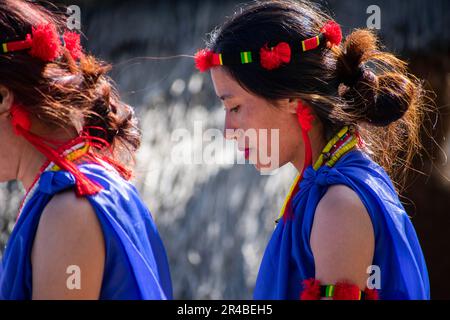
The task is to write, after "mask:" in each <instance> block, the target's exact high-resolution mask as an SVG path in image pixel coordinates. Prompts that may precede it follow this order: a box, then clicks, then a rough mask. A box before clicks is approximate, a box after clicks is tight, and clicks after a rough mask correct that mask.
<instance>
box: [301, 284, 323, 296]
mask: <svg viewBox="0 0 450 320" xmlns="http://www.w3.org/2000/svg"><path fill="white" fill-rule="evenodd" d="M300 300H320V281H319V280H316V279H307V280H305V281H303V291H302V293H301V294H300Z"/></svg>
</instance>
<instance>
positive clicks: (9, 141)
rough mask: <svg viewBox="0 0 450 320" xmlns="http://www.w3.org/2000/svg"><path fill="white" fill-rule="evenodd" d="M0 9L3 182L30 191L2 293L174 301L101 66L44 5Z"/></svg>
mask: <svg viewBox="0 0 450 320" xmlns="http://www.w3.org/2000/svg"><path fill="white" fill-rule="evenodd" d="M0 12H1V13H2V14H1V15H0V42H1V43H2V44H3V45H2V50H1V51H0V132H1V137H2V139H1V140H0V181H2V182H3V181H9V180H13V179H18V180H20V181H21V182H22V184H23V185H24V187H25V188H26V189H27V194H26V197H25V199H24V201H23V204H22V206H21V209H20V213H19V217H18V220H17V222H16V224H15V226H14V229H13V231H12V234H11V236H10V238H9V241H8V243H7V246H6V249H5V251H4V253H3V257H2V261H1V265H0V299H21V300H22V299H171V298H172V287H171V280H170V273H169V267H168V262H167V257H166V253H165V250H164V246H163V244H162V241H161V238H160V236H159V234H158V231H157V229H156V226H155V224H154V221H153V219H152V216H151V214H150V212H149V210H148V209H147V207H146V206H145V204H144V203H143V201H142V200H141V198H140V196H139V194H138V192H137V190H136V189H135V188H134V187H133V185H131V184H130V183H129V182H128V181H127V180H129V178H130V177H131V172H130V170H129V169H128V168H127V166H126V165H128V164H130V163H131V160H132V159H133V156H134V153H135V151H136V149H137V148H138V146H139V143H140V133H139V130H138V129H137V127H136V119H135V117H134V113H133V110H132V108H131V107H129V106H127V105H126V104H124V103H123V102H121V101H120V99H119V97H118V95H117V93H116V91H115V89H114V87H113V86H112V84H111V80H110V79H109V77H108V76H107V75H106V72H107V70H108V67H107V66H106V65H104V64H103V63H101V62H99V61H97V60H96V58H94V57H93V56H90V55H87V54H85V53H83V51H82V48H81V46H80V43H79V35H77V34H76V33H73V32H69V31H67V30H65V22H64V21H63V19H61V18H60V17H59V16H56V15H53V14H51V13H50V12H48V11H46V10H45V9H43V8H42V7H40V6H38V5H36V4H32V3H30V2H26V1H17V0H14V1H10V0H7V1H2V2H1V4H0Z"/></svg>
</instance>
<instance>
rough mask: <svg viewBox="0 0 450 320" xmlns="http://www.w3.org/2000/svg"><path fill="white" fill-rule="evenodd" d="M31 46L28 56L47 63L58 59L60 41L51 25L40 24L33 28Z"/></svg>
mask: <svg viewBox="0 0 450 320" xmlns="http://www.w3.org/2000/svg"><path fill="white" fill-rule="evenodd" d="M32 40H33V43H32V46H31V50H30V55H31V56H33V57H36V58H38V59H41V60H43V61H46V62H49V61H53V60H55V59H56V58H57V57H59V55H60V53H61V41H60V40H59V36H58V32H57V31H56V28H55V26H54V25H53V24H50V23H49V24H42V25H39V26H37V27H36V28H35V27H33V30H32Z"/></svg>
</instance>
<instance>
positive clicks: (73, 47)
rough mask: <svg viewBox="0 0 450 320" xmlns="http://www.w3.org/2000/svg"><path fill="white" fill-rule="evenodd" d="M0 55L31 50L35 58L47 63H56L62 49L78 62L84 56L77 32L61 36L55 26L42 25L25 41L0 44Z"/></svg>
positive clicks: (35, 28) (30, 52)
mask: <svg viewBox="0 0 450 320" xmlns="http://www.w3.org/2000/svg"><path fill="white" fill-rule="evenodd" d="M0 45H1V46H0V53H8V52H15V51H23V50H29V54H30V55H31V56H33V57H36V58H38V59H41V60H43V61H45V62H50V61H54V60H55V59H56V58H58V57H60V56H61V52H62V47H65V48H66V49H67V50H68V51H69V52H70V55H71V56H72V57H73V58H74V59H75V60H78V59H79V58H80V57H81V56H82V54H83V53H82V48H81V45H80V35H79V34H78V33H76V32H70V31H66V32H64V34H63V35H62V36H59V34H58V32H57V30H56V27H55V26H54V25H53V24H50V23H49V24H42V25H38V26H37V27H33V28H32V32H31V34H27V35H26V38H25V40H21V41H12V42H5V43H0Z"/></svg>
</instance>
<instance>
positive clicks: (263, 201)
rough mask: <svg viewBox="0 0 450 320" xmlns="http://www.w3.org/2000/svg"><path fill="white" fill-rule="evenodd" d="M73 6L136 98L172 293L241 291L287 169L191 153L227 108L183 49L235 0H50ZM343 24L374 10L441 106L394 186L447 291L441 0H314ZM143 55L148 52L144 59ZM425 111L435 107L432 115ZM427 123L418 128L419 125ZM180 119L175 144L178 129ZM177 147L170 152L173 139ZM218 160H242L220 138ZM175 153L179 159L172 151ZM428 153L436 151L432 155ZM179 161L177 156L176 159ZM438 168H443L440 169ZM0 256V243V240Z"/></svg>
mask: <svg viewBox="0 0 450 320" xmlns="http://www.w3.org/2000/svg"><path fill="white" fill-rule="evenodd" d="M56 2H58V3H61V2H65V4H66V5H78V6H79V7H80V9H81V14H82V20H81V26H82V32H83V33H84V35H85V38H84V40H83V43H84V46H85V47H86V48H87V50H88V51H90V52H92V53H93V54H94V55H96V56H99V57H100V58H102V59H104V60H106V61H109V62H111V63H112V64H113V70H112V72H111V75H112V77H113V79H114V80H115V81H116V82H117V85H118V87H119V90H120V93H121V95H122V98H123V99H124V100H125V101H126V102H128V103H129V104H131V105H133V106H134V107H135V108H136V110H137V113H138V116H139V118H140V121H141V122H140V125H141V128H142V129H143V143H142V147H141V149H140V151H139V153H138V157H137V158H138V162H137V168H136V172H135V176H136V178H135V179H134V183H135V184H136V185H137V187H138V189H139V190H140V192H141V194H142V197H143V199H144V200H145V202H146V203H147V205H148V207H149V208H150V210H151V212H152V214H153V217H154V219H155V220H156V223H157V225H158V229H159V231H160V233H161V236H162V238H163V241H164V243H165V246H166V249H167V252H168V255H169V262H170V265H171V273H172V280H173V285H174V296H175V298H176V299H249V298H251V297H252V290H253V286H254V283H255V281H256V275H257V272H258V267H259V263H260V261H261V258H262V254H263V251H264V248H265V246H266V244H267V242H268V240H269V238H270V235H271V232H272V230H273V228H274V220H275V218H276V217H277V215H278V212H279V210H280V208H281V206H282V203H283V200H284V197H285V195H286V193H287V191H288V188H289V186H290V184H291V182H292V179H293V178H294V176H295V171H294V169H293V167H291V166H286V167H284V168H281V169H280V170H278V171H277V172H276V174H274V175H271V176H264V175H261V174H259V173H258V172H257V171H256V170H255V169H254V168H253V167H252V166H251V165H242V164H238V165H232V164H230V163H228V162H229V161H228V162H227V161H223V163H216V164H192V163H189V161H186V159H188V158H189V157H191V158H192V159H195V157H197V156H199V155H200V156H201V154H202V152H204V151H205V150H206V149H207V148H208V146H209V147H211V145H216V144H217V145H221V144H223V143H224V142H223V140H221V139H215V140H214V139H212V140H211V141H208V139H207V138H206V137H203V138H202V137H201V136H200V137H198V136H196V134H195V133H196V124H199V123H201V124H202V126H203V129H208V128H210V129H218V130H222V129H223V119H224V111H223V110H222V106H221V104H220V102H219V100H218V99H217V98H216V97H215V94H214V91H213V87H212V84H211V81H210V77H209V75H208V74H199V73H198V72H197V71H196V70H195V68H194V63H193V59H192V58H186V57H178V58H171V59H160V60H157V59H152V58H148V57H169V56H174V55H178V54H184V55H193V54H194V53H195V52H196V50H197V49H198V48H201V47H203V40H204V39H205V38H206V34H207V33H208V32H210V31H211V30H212V29H213V27H214V26H216V25H218V24H220V23H221V22H222V21H223V18H224V17H225V16H226V15H230V14H232V13H233V12H234V11H235V10H237V9H238V2H236V1H231V0H230V1H205V0H204V1H200V0H198V1H183V0H150V1H144V0H134V1H104V0H89V1H88V0H85V1H82V0H80V1H76V0H72V1H70V0H69V1H56ZM320 3H321V4H322V5H324V6H325V8H329V9H330V10H331V12H333V13H334V16H335V17H336V19H337V21H338V22H340V23H341V24H342V26H343V30H344V33H348V32H349V31H350V30H351V29H353V28H357V27H360V28H361V27H365V26H366V20H367V18H368V17H369V15H370V14H368V13H367V8H368V7H369V6H370V5H377V6H378V7H379V8H380V10H381V30H379V34H380V36H381V39H382V41H383V43H384V44H385V45H386V47H387V49H389V50H392V51H394V52H395V53H396V54H399V55H400V56H401V57H402V58H404V59H407V60H408V61H409V62H410V65H411V69H412V71H413V73H414V74H416V75H417V76H418V77H419V78H423V79H425V80H426V81H427V84H428V86H429V89H433V90H434V91H435V93H436V105H437V106H438V107H439V108H440V111H441V116H440V117H437V118H436V119H435V120H434V123H433V125H434V128H427V129H428V130H431V129H433V130H432V133H433V136H434V138H435V139H436V141H437V143H438V144H439V145H440V147H441V148H442V150H441V149H439V148H437V147H436V146H435V145H434V144H433V143H432V141H431V139H426V145H427V151H428V152H429V153H430V157H424V158H423V160H421V159H418V160H417V161H416V162H417V163H416V165H417V168H418V169H419V170H422V171H424V172H425V173H426V175H415V176H414V177H413V178H411V179H410V187H409V188H408V190H407V192H406V193H405V194H404V195H403V196H404V199H405V206H406V207H407V209H408V213H409V215H410V216H412V219H413V220H412V221H413V223H414V225H415V227H416V229H417V232H418V235H419V238H420V240H421V243H422V247H423V250H424V253H425V257H426V260H427V263H428V268H429V272H430V278H431V290H432V291H431V292H432V298H437V299H443V298H450V292H448V290H447V287H448V285H450V272H448V270H450V255H449V254H448V253H450V241H449V240H448V238H447V237H446V234H447V232H448V231H449V230H450V209H449V208H450V206H449V203H450V202H449V200H448V199H449V198H450V183H449V180H448V177H450V165H449V164H448V163H447V162H446V159H445V157H444V153H446V154H450V142H449V141H450V139H449V138H450V137H449V113H448V107H449V105H450V58H449V53H450V31H449V18H448V17H449V14H450V2H448V1H445V0H436V1H433V2H427V1H422V0H411V1H407V0H401V1H395V2H394V1H388V0H375V1H368V0H363V1H356V0H341V1H337V0H334V1H328V2H325V1H321V2H320ZM145 57H147V58H145ZM433 119H434V118H433ZM424 129H425V128H424ZM180 130H187V132H189V133H190V135H189V138H188V139H183V140H182V144H180V141H177V140H176V139H175V138H176V137H175V136H174V133H175V132H180ZM180 146H181V148H182V151H183V152H184V153H183V152H181V155H179V156H176V154H175V153H176V152H175V151H176V150H178V151H180ZM227 146H228V147H227V148H226V149H225V150H226V151H225V152H224V154H223V155H222V156H223V158H224V159H228V160H229V159H234V158H235V159H241V160H242V155H240V154H237V151H236V150H235V148H234V147H233V145H231V147H230V145H229V143H227ZM177 159H178V160H177ZM431 159H433V161H431ZM175 160H177V161H175ZM445 177H447V178H445ZM22 196H23V190H22V189H21V186H20V185H18V184H17V183H16V182H10V183H4V184H0V247H1V248H2V249H3V247H4V245H5V244H6V242H7V239H8V236H9V234H10V233H11V231H12V229H13V227H14V223H15V217H16V215H17V209H18V207H19V203H20V200H21V197H22ZM0 255H1V251H0Z"/></svg>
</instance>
